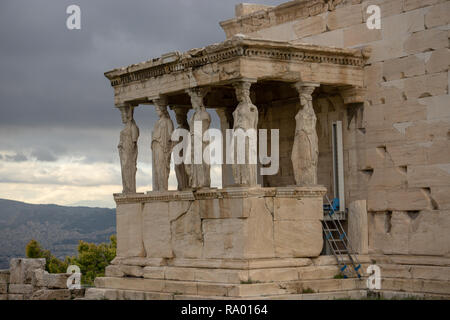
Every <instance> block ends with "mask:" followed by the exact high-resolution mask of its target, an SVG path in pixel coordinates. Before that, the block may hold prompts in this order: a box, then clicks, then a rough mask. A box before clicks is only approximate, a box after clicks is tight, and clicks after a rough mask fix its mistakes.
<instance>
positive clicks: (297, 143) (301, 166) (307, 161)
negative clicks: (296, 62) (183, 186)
mask: <svg viewBox="0 0 450 320" xmlns="http://www.w3.org/2000/svg"><path fill="white" fill-rule="evenodd" d="M294 86H295V88H296V89H297V92H298V94H299V96H300V105H301V109H300V111H299V112H298V113H297V115H296V116H295V136H294V145H293V147H292V154H291V160H292V167H293V170H294V177H295V183H296V185H299V186H314V185H317V163H318V160H319V139H318V137H317V132H316V122H317V118H316V115H315V113H314V109H313V104H312V93H313V92H314V90H315V88H317V87H319V86H320V85H319V84H314V83H304V82H297V83H296V84H295V85H294Z"/></svg>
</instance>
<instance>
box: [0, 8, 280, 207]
mask: <svg viewBox="0 0 450 320" xmlns="http://www.w3.org/2000/svg"><path fill="white" fill-rule="evenodd" d="M240 2H242V1H239V0H127V1H118V0H83V1H75V0H72V1H65V0H1V1H0V70H1V71H0V198H7V199H14V200H19V201H26V202H31V203H57V204H62V205H89V206H108V207H113V206H114V203H113V200H112V193H114V192H120V191H121V186H120V183H121V182H120V181H121V179H120V165H119V158H118V154H117V147H116V146H117V142H118V135H119V132H120V130H121V121H120V114H119V112H118V111H117V110H115V109H114V105H113V90H112V88H111V87H110V85H109V83H108V81H107V79H106V78H105V77H104V75H103V73H104V72H105V71H108V70H111V69H114V68H116V67H121V66H126V65H129V64H133V63H138V62H141V61H145V60H148V59H150V58H153V57H158V56H160V55H161V54H163V53H166V52H170V51H185V50H188V49H190V48H196V47H202V46H205V45H208V44H211V43H214V42H221V41H223V40H224V39H225V35H224V32H223V31H222V29H221V28H220V26H219V24H218V23H219V21H222V20H226V19H229V18H232V17H233V15H234V5H235V4H236V3H240ZM257 2H258V3H262V4H271V5H276V4H279V3H283V2H285V1H283V0H278V1H276V0H258V1H257ZM71 4H76V5H79V6H80V7H81V27H82V29H81V30H68V29H67V28H66V19H67V17H68V15H67V14H66V8H67V7H68V6H69V5H71ZM135 116H136V121H137V123H138V126H139V127H140V129H141V138H140V143H139V151H140V154H139V159H138V176H137V180H138V182H137V183H138V191H147V190H150V189H151V153H150V136H151V130H152V127H153V124H154V122H155V120H156V119H155V112H154V109H153V107H151V106H141V107H139V108H138V109H137V110H136V114H135ZM216 169H217V168H216ZM218 174H219V170H213V172H212V178H213V182H214V183H215V184H217V183H220V182H219V176H218ZM170 185H171V188H174V187H175V186H176V179H175V178H174V176H173V174H172V175H171V177H170Z"/></svg>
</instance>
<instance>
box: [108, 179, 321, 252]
mask: <svg viewBox="0 0 450 320" xmlns="http://www.w3.org/2000/svg"><path fill="white" fill-rule="evenodd" d="M324 193H325V189H324V188H323V187H311V188H306V187H305V188H232V189H229V190H227V189H224V190H209V191H202V192H201V191H197V192H196V193H192V192H189V191H185V192H178V191H169V192H165V193H160V194H159V195H158V196H159V197H160V198H158V197H156V196H155V193H153V192H152V193H151V194H149V195H148V196H146V195H135V196H134V197H133V196H123V197H125V198H120V199H119V201H118V204H117V231H118V232H117V236H118V238H117V246H118V248H117V256H118V257H119V258H129V257H146V258H189V259H254V258H276V257H316V256H318V255H319V254H320V252H321V250H322V246H323V239H322V226H321V222H320V221H321V220H322V219H323V213H322V196H323V194H324ZM181 196H182V198H180V197H181ZM119 197H120V196H119ZM117 200H118V198H117V197H116V201H117ZM121 202H122V203H121ZM123 202H127V203H123Z"/></svg>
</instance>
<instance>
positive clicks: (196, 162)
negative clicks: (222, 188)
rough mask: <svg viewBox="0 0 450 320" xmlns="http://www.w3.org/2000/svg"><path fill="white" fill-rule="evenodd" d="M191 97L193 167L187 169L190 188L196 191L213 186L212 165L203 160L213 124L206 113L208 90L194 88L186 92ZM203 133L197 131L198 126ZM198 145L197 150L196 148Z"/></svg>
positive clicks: (189, 166)
mask: <svg viewBox="0 0 450 320" xmlns="http://www.w3.org/2000/svg"><path fill="white" fill-rule="evenodd" d="M186 92H187V93H188V94H189V96H190V97H191V103H192V108H193V109H194V114H193V115H192V117H191V119H190V120H189V130H190V134H191V145H192V147H191V155H192V157H191V159H192V161H191V163H192V164H191V165H188V166H186V167H187V169H188V170H187V173H188V175H189V186H190V187H191V188H194V189H198V188H209V187H210V186H211V177H210V165H209V163H207V162H205V160H204V159H203V153H204V151H205V149H206V147H207V146H208V142H207V141H204V140H203V135H204V134H205V131H206V130H208V129H209V126H210V124H211V116H210V115H209V113H208V112H207V111H206V108H205V105H204V103H203V98H204V97H205V96H206V94H207V93H208V89H207V88H192V89H188V90H186ZM200 124H201V131H196V125H197V126H198V128H199V129H200V127H199V125H200ZM196 145H198V146H197V148H196Z"/></svg>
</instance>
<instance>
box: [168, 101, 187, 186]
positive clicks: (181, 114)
mask: <svg viewBox="0 0 450 320" xmlns="http://www.w3.org/2000/svg"><path fill="white" fill-rule="evenodd" d="M171 109H172V110H173V111H174V112H175V118H176V120H177V129H184V130H188V131H189V124H188V121H187V114H188V112H189V109H188V108H185V107H176V106H173V107H171ZM180 142H181V141H180ZM180 156H182V157H184V154H182V152H181V153H180ZM175 174H176V176H177V181H178V190H179V191H181V190H185V189H187V188H188V187H189V176H188V174H187V171H186V167H185V164H184V163H181V164H175Z"/></svg>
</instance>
